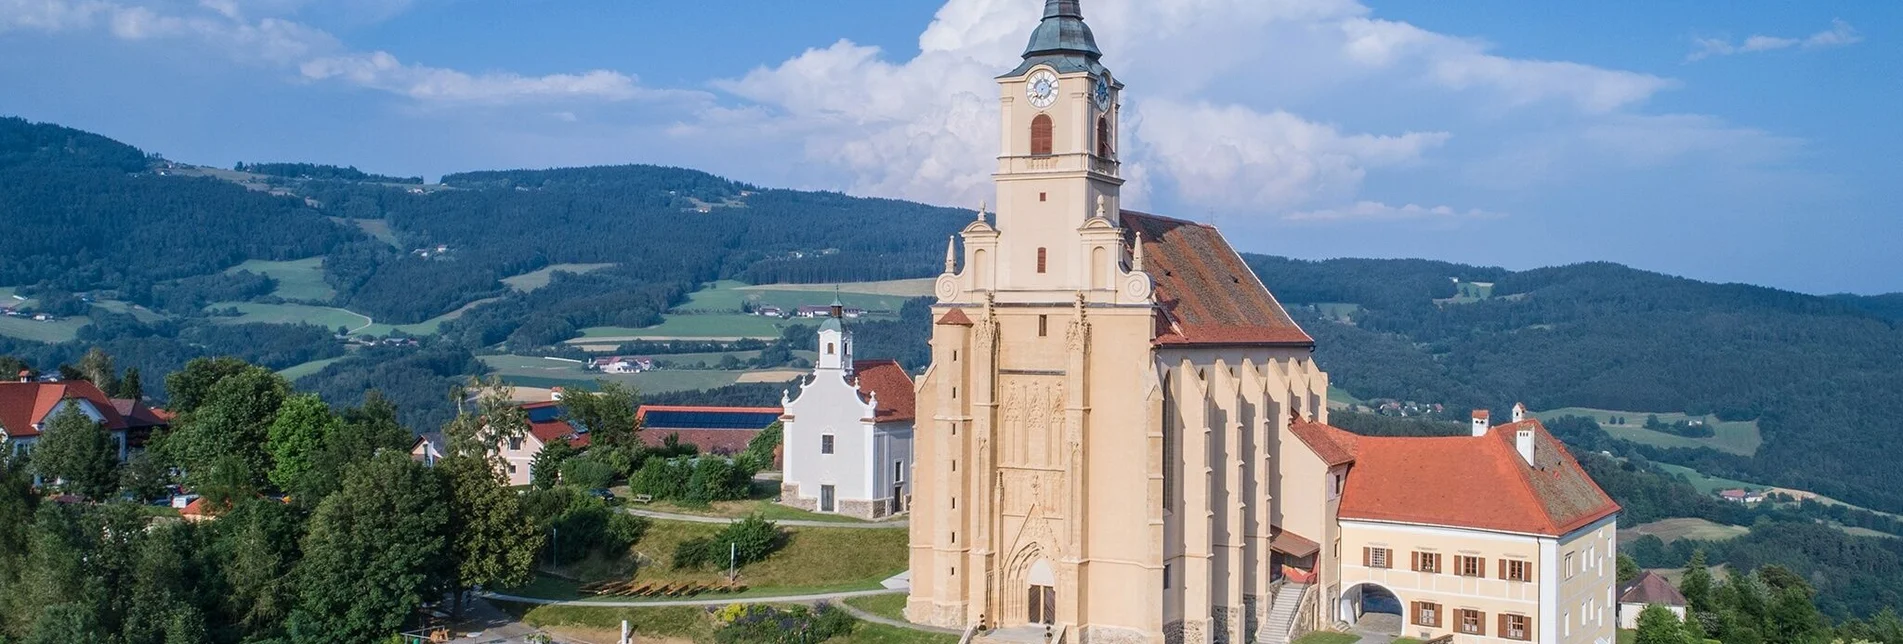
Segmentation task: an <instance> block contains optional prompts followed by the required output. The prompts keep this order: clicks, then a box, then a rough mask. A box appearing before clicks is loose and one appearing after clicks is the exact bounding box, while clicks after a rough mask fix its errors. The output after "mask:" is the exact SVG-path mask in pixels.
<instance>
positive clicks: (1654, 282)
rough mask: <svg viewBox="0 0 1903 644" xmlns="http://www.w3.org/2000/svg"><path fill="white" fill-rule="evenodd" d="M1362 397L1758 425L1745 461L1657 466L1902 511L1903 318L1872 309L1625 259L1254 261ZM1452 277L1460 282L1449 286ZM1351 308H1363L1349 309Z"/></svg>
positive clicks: (1697, 457)
mask: <svg viewBox="0 0 1903 644" xmlns="http://www.w3.org/2000/svg"><path fill="white" fill-rule="evenodd" d="M1247 259H1248V261H1249V263H1250V265H1251V266H1252V267H1254V268H1255V270H1256V271H1257V272H1258V273H1259V274H1261V276H1262V278H1263V281H1264V282H1265V283H1267V284H1268V285H1269V287H1270V288H1271V289H1272V290H1274V291H1275V293H1276V295H1277V296H1278V297H1279V298H1280V299H1281V300H1282V301H1283V302H1284V303H1286V304H1288V305H1290V308H1292V309H1294V312H1295V313H1296V315H1297V316H1298V317H1299V318H1301V321H1302V322H1303V324H1304V327H1305V328H1307V329H1308V330H1309V332H1310V333H1311V334H1313V335H1314V336H1315V338H1316V341H1317V344H1318V345H1319V348H1318V349H1317V351H1316V360H1317V361H1318V362H1319V363H1320V364H1321V365H1322V366H1323V367H1324V368H1326V369H1327V370H1328V371H1329V372H1330V375H1331V376H1332V380H1333V382H1335V383H1336V384H1337V385H1338V386H1340V387H1343V388H1345V389H1346V390H1347V391H1349V392H1350V393H1353V394H1355V395H1356V396H1358V397H1361V398H1396V399H1401V400H1412V401H1422V402H1433V403H1442V404H1444V405H1446V406H1447V407H1448V409H1450V410H1458V411H1455V412H1452V413H1451V414H1449V415H1462V414H1464V413H1465V410H1467V409H1473V408H1491V409H1496V410H1504V409H1505V408H1507V407H1509V406H1511V405H1512V403H1514V402H1515V401H1523V402H1525V403H1526V404H1527V405H1528V406H1530V407H1532V408H1533V409H1556V408H1561V407H1593V408H1600V409H1611V410H1640V411H1658V412H1668V411H1684V412H1689V413H1691V414H1694V415H1702V414H1715V415H1717V416H1718V417H1719V418H1721V419H1724V420H1735V421H1748V420H1757V421H1758V426H1759V428H1760V430H1761V431H1762V434H1763V438H1764V443H1763V445H1762V446H1761V447H1760V448H1759V449H1758V450H1757V452H1756V454H1755V455H1753V456H1742V455H1737V454H1730V453H1725V452H1720V451H1717V450H1715V449H1710V448H1703V447H1701V448H1697V449H1690V448H1684V447H1680V448H1673V449H1661V448H1656V447H1647V448H1646V451H1647V455H1648V456H1649V457H1651V458H1652V459H1653V460H1659V461H1665V462H1672V463H1678V464H1683V465H1689V466H1692V467H1695V468H1696V469H1699V470H1701V471H1704V472H1706V473H1709V474H1715V475H1720V476H1728V477H1732V478H1741V479H1745V480H1752V481H1761V482H1766V483H1774V484H1779V485H1784V486H1788V487H1793V488H1798V489H1806V490H1811V491H1815V492H1819V493H1822V494H1825V495H1829V496H1834V497H1838V498H1843V499H1847V500H1852V501H1853V502H1856V503H1860V504H1863V505H1869V506H1874V507H1877V508H1881V509H1886V510H1891V511H1899V510H1903V463H1899V462H1898V461H1896V460H1894V459H1888V458H1881V457H1878V456H1876V455H1880V454H1892V453H1897V452H1898V450H1903V420H1899V417H1898V414H1897V411H1896V410H1897V409H1903V360H1898V359H1897V358H1898V357H1899V356H1903V324H1900V323H1898V322H1897V321H1896V319H1895V318H1894V317H1886V316H1885V315H1884V314H1883V312H1882V311H1881V310H1880V309H1877V308H1875V307H1873V305H1872V304H1871V302H1873V301H1881V298H1843V297H1817V296H1810V295H1803V294H1798V293H1791V292H1787V291H1779V290H1775V289H1769V288H1762V287H1757V286H1747V285H1739V284H1711V283H1705V282H1699V281H1696V280H1690V279H1684V278H1678V277H1671V276H1667V275H1661V274H1657V273H1651V272H1646V271H1641V270H1636V269H1632V268H1627V267H1624V266H1619V265H1616V264H1604V263H1593V264H1580V265H1574V266H1563V267H1557V268H1543V269H1536V270H1529V271H1521V272H1513V271H1506V270H1502V269H1498V268H1479V267H1470V266H1461V265H1457V264H1448V263H1440V262H1425V261H1418V260H1333V261H1323V262H1308V261H1298V260H1289V259H1283V258H1276V257H1264V256H1249V257H1248V258H1247ZM1456 280H1458V282H1456ZM1346 304H1352V305H1354V306H1344V305H1346Z"/></svg>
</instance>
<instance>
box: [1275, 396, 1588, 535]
mask: <svg viewBox="0 0 1903 644" xmlns="http://www.w3.org/2000/svg"><path fill="white" fill-rule="evenodd" d="M1301 424H1308V425H1314V427H1312V428H1310V429H1309V430H1306V431H1307V432H1308V433H1310V434H1323V435H1327V437H1328V438H1330V439H1333V440H1335V441H1338V442H1341V441H1343V437H1342V436H1341V435H1343V434H1348V432H1346V431H1343V430H1340V429H1336V428H1333V427H1327V426H1321V425H1315V424H1314V423H1298V426H1299V425H1301ZM1523 428H1530V429H1532V430H1533V431H1534V443H1535V447H1534V450H1533V451H1534V463H1535V464H1534V465H1528V464H1527V463H1526V460H1525V459H1523V458H1521V457H1520V453H1519V451H1518V450H1517V449H1515V446H1514V433H1515V432H1516V431H1518V430H1520V429H1523ZM1302 435H1303V434H1302V433H1301V432H1298V433H1297V436H1302ZM1351 436H1352V435H1351ZM1304 442H1308V439H1307V438H1304ZM1342 444H1346V445H1350V446H1351V449H1352V450H1353V456H1354V467H1352V468H1350V469H1349V470H1348V483H1347V487H1346V489H1345V490H1344V491H1343V492H1342V499H1341V513H1340V514H1341V517H1342V518H1344V519H1372V520H1378V521H1399V522H1406V523H1425V524H1432V525H1445V526H1455V527H1465V528H1477V529H1483V530H1500V531H1506V532H1520V533H1532V534H1542V535H1550V536H1559V535H1564V534H1566V533H1568V532H1571V531H1573V530H1576V529H1579V528H1580V527H1583V526H1585V525H1587V524H1590V523H1592V522H1594V521H1598V520H1600V519H1602V518H1605V517H1607V516H1609V515H1611V514H1613V513H1616V512H1618V511H1619V504H1617V503H1614V502H1613V500H1612V498H1611V497H1609V496H1606V493H1605V492H1604V491H1603V490H1600V489H1599V486H1598V484H1596V483H1593V481H1592V478H1591V477H1589V476H1587V475H1586V472H1585V470H1583V469H1580V467H1579V462H1578V461H1576V460H1574V459H1573V456H1572V454H1571V453H1570V452H1567V451H1566V448H1565V446H1563V445H1561V444H1560V442H1559V441H1558V440H1557V439H1555V438H1553V436H1552V435H1551V434H1548V433H1547V432H1546V428H1545V427H1544V426H1542V425H1540V423H1539V421H1537V420H1527V421H1522V422H1519V423H1511V424H1507V425H1501V426H1499V427H1495V428H1493V429H1492V430H1491V431H1489V432H1488V433H1487V435H1485V436H1451V437H1431V438H1423V437H1386V436H1353V437H1352V438H1350V439H1347V440H1346V441H1345V442H1342Z"/></svg>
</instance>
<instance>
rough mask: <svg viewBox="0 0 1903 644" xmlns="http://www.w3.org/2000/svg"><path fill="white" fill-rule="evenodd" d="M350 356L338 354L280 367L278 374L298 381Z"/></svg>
mask: <svg viewBox="0 0 1903 644" xmlns="http://www.w3.org/2000/svg"><path fill="white" fill-rule="evenodd" d="M348 357H350V356H337V357H335V358H325V359H323V360H312V361H310V362H306V363H304V364H300V365H295V366H291V367H287V368H284V369H279V370H278V375H280V376H283V377H284V379H285V380H289V381H291V382H297V379H298V378H302V377H304V376H308V375H311V374H314V373H317V372H319V371H323V370H324V367H328V366H330V365H332V364H335V363H336V362H337V361H339V360H343V359H344V358H348Z"/></svg>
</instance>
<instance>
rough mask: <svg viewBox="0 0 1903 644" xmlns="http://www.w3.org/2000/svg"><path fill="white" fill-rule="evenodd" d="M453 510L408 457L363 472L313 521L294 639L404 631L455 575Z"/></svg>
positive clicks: (389, 456) (435, 482) (388, 457)
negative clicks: (405, 623) (449, 558)
mask: <svg viewBox="0 0 1903 644" xmlns="http://www.w3.org/2000/svg"><path fill="white" fill-rule="evenodd" d="M447 501H448V494H447V492H446V490H445V489H444V486H443V483H442V480H441V478H440V477H439V475H438V474H437V473H436V472H435V471H434V470H432V469H430V468H426V467H424V466H423V465H422V464H420V463H416V462H414V461H411V460H410V459H409V458H408V456H407V455H405V454H400V453H394V452H386V453H383V454H379V455H377V456H376V457H375V458H372V459H371V460H370V461H368V462H365V463H363V464H362V465H359V466H358V467H356V468H355V469H354V470H353V471H352V472H351V473H350V474H349V475H348V476H346V477H345V479H344V485H343V488H342V489H339V490H338V491H337V493H335V494H332V495H330V496H329V497H326V498H325V499H324V500H323V502H322V503H319V504H318V506H317V512H316V513H315V514H314V515H312V517H311V521H310V531H309V532H308V533H306V535H305V537H304V541H303V544H304V559H303V560H302V561H300V562H298V565H297V578H298V599H297V605H296V607H295V608H293V609H292V611H291V617H290V620H289V622H288V628H289V631H290V636H291V639H292V640H293V641H295V642H300V643H302V642H309V643H330V642H335V643H337V644H356V643H358V642H368V641H373V640H376V639H378V638H382V637H386V636H388V635H390V634H391V633H393V632H395V631H396V630H397V628H399V627H400V626H402V625H403V620H404V618H406V617H408V616H409V614H410V613H411V612H412V611H414V610H416V607H417V606H418V605H420V604H421V603H422V602H423V601H424V599H425V598H426V597H428V596H429V591H430V590H431V589H435V588H442V587H443V585H444V581H445V580H446V579H447V578H449V576H450V575H454V574H455V571H454V568H453V566H446V565H445V564H446V562H447V557H446V556H447V555H449V554H450V548H449V544H448V538H447V537H446V535H445V534H444V531H445V529H446V528H447V527H448V525H449V505H450V503H448V502H447Z"/></svg>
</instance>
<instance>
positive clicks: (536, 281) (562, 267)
mask: <svg viewBox="0 0 1903 644" xmlns="http://www.w3.org/2000/svg"><path fill="white" fill-rule="evenodd" d="M610 266H614V264H555V265H553V266H547V267H544V268H542V269H541V270H538V271H534V272H530V273H523V274H521V275H517V276H515V277H504V278H502V283H503V284H508V285H509V288H512V289H515V290H517V291H521V292H523V293H527V292H529V291H533V290H535V289H538V288H542V287H544V286H548V283H549V282H550V281H551V280H554V279H555V273H557V272H565V273H576V274H581V273H587V272H591V271H598V270H601V269H604V268H607V267H610Z"/></svg>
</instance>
